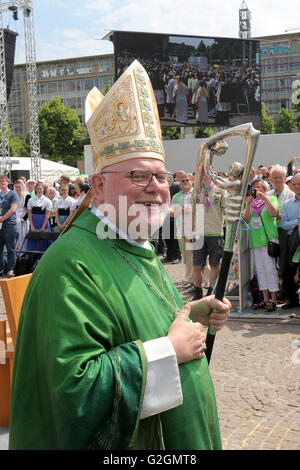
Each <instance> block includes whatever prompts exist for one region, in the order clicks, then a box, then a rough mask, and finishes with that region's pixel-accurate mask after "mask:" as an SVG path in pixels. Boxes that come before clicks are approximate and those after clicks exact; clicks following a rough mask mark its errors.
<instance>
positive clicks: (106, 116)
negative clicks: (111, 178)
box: [85, 60, 165, 172]
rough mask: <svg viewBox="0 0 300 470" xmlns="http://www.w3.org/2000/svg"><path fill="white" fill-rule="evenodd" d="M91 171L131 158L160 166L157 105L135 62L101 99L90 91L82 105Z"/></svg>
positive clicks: (162, 153) (97, 93)
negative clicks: (146, 159) (87, 134)
mask: <svg viewBox="0 0 300 470" xmlns="http://www.w3.org/2000/svg"><path fill="white" fill-rule="evenodd" d="M85 120H86V126H87V129H88V132H89V135H90V138H91V145H92V153H93V160H94V161H93V164H94V171H95V172H98V171H100V170H101V169H102V168H104V167H106V166H109V165H114V164H115V163H119V162H122V161H125V160H130V159H133V158H141V157H142V158H156V159H158V160H161V161H163V162H164V160H165V152H164V149H163V145H162V135H161V128H160V121H159V115H158V110H157V104H156V100H155V96H154V93H153V89H152V85H151V82H150V79H149V77H148V74H147V72H146V70H145V69H144V67H142V65H141V64H140V63H139V62H138V61H137V60H135V61H134V62H133V63H132V64H131V65H130V66H129V67H128V68H127V69H126V70H125V72H124V73H123V74H122V75H121V77H120V78H119V79H118V80H117V81H116V83H115V84H114V85H113V87H112V88H111V89H110V90H109V92H108V93H107V94H106V95H105V96H103V95H102V93H100V91H99V90H98V89H97V88H93V89H92V90H91V91H90V93H89V94H88V96H87V99H86V103H85Z"/></svg>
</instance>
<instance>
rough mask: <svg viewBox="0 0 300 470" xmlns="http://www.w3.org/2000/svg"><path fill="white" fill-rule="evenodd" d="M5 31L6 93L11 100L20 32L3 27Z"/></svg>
mask: <svg viewBox="0 0 300 470" xmlns="http://www.w3.org/2000/svg"><path fill="white" fill-rule="evenodd" d="M3 32H4V52H5V72H6V93H7V101H8V100H9V96H10V91H11V84H12V78H13V73H14V63H15V50H16V38H17V36H18V33H16V32H15V31H11V30H10V29H3Z"/></svg>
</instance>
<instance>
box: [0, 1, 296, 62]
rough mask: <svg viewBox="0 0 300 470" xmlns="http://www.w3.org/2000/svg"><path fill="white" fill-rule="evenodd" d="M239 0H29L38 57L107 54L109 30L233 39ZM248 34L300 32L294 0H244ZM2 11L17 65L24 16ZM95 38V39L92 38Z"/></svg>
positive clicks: (21, 55)
mask: <svg viewBox="0 0 300 470" xmlns="http://www.w3.org/2000/svg"><path fill="white" fill-rule="evenodd" d="M241 4H242V0H236V1H232V0H231V1H230V3H228V2H225V1H224V0H213V1H211V0H210V1H206V0H138V1H136V0H122V1H121V0H33V8H34V26H35V42H36V57H37V61H42V60H55V59H64V58H71V57H82V56H89V55H94V54H104V53H112V52H113V47H112V44H111V43H110V42H108V41H101V40H99V39H100V38H102V37H103V36H104V35H105V34H106V33H107V32H108V31H110V30H112V29H120V30H127V31H148V32H159V33H173V34H191V35H197V36H198V35H199V36H201V35H203V36H224V37H238V10H239V8H240V6H241ZM246 4H247V6H248V8H249V9H250V10H251V13H252V36H253V37H255V36H262V35H268V34H278V33H284V32H285V30H286V29H293V28H298V30H299V31H300V17H299V15H298V14H297V12H298V11H299V0H289V2H288V8H285V7H284V3H283V2H282V1H279V0H263V1H262V0H246ZM19 18H20V19H19V21H17V22H15V21H13V20H12V17H11V14H4V15H3V24H4V25H5V26H6V25H9V26H10V28H11V29H13V30H15V31H17V32H18V33H19V38H18V43H17V49H16V59H15V62H16V63H23V62H24V60H25V59H24V39H23V32H24V27H23V18H22V14H21V12H20V13H19ZM97 38H98V39H97Z"/></svg>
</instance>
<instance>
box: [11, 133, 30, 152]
mask: <svg viewBox="0 0 300 470" xmlns="http://www.w3.org/2000/svg"><path fill="white" fill-rule="evenodd" d="M9 152H10V156H11V157H29V154H30V151H29V149H28V148H27V146H26V144H25V143H24V142H23V141H22V140H21V139H20V138H19V137H11V138H10V140H9Z"/></svg>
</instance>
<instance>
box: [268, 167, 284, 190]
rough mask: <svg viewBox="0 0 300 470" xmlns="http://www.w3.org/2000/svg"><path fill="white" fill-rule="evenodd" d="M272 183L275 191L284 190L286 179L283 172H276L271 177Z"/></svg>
mask: <svg viewBox="0 0 300 470" xmlns="http://www.w3.org/2000/svg"><path fill="white" fill-rule="evenodd" d="M270 181H271V183H272V185H273V186H274V188H275V189H281V188H283V185H284V182H285V177H284V175H283V173H282V172H281V171H277V170H276V171H274V172H273V173H272V176H271V177H270Z"/></svg>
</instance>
